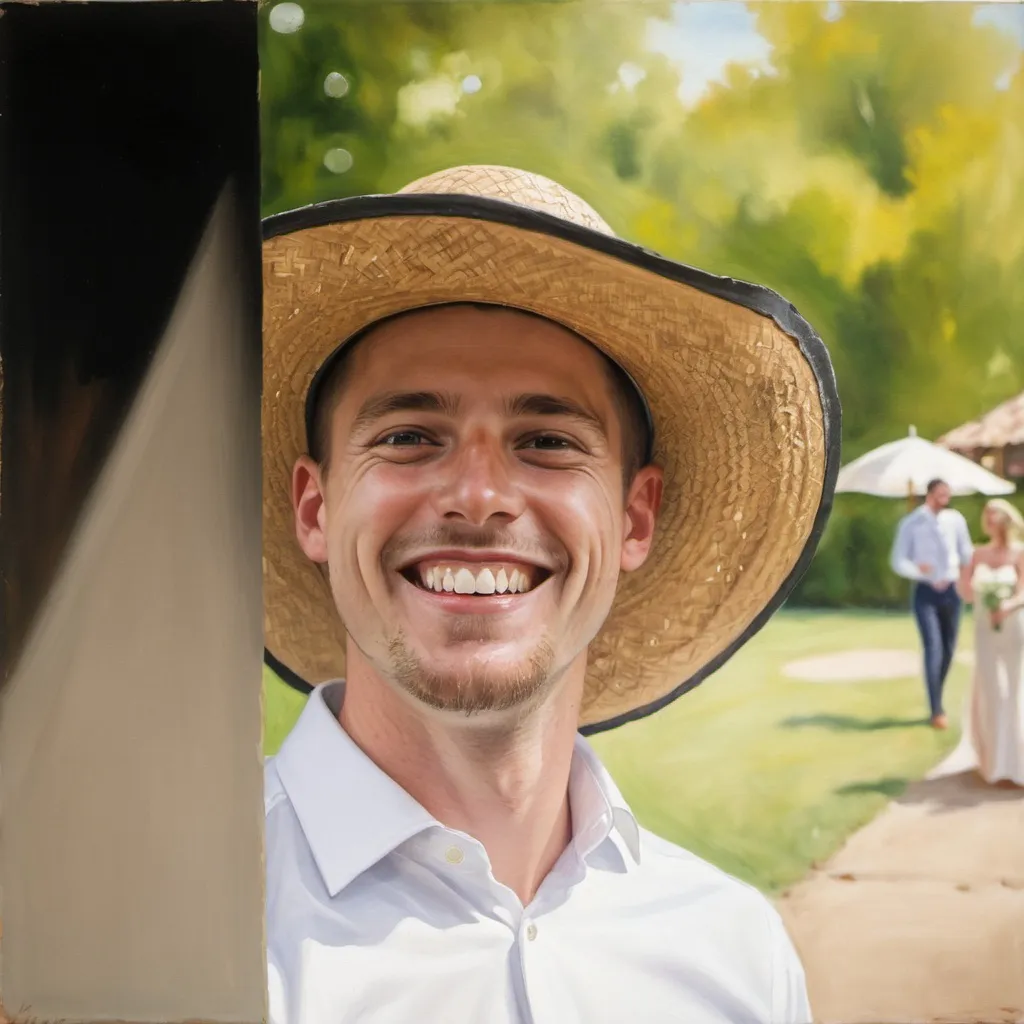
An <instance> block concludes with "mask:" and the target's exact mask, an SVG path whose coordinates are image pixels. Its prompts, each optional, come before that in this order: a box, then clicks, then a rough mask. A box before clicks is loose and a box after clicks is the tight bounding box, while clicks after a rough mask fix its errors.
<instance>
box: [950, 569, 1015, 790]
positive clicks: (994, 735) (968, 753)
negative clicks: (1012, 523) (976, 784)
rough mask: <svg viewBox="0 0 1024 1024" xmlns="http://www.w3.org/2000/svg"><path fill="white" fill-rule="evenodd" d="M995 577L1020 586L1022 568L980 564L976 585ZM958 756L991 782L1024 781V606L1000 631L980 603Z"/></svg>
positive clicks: (976, 606) (976, 611)
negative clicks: (972, 670) (1019, 570)
mask: <svg viewBox="0 0 1024 1024" xmlns="http://www.w3.org/2000/svg"><path fill="white" fill-rule="evenodd" d="M990 579H991V580H994V581H997V582H1005V583H1008V584H1010V585H1011V586H1014V587H1015V586H1016V585H1017V570H1016V568H1015V567H1014V566H1012V565H1006V566H1002V567H1001V568H999V569H992V568H990V567H989V566H987V565H979V566H978V567H977V569H976V570H975V572H974V579H973V583H972V585H973V586H977V585H978V584H982V583H983V581H986V580H990ZM958 754H959V757H958V758H957V760H963V759H965V758H966V759H967V760H968V761H971V762H973V765H974V766H975V767H977V769H978V771H979V772H980V773H981V776H982V777H983V778H984V779H985V781H986V782H990V783H994V782H1000V781H1003V780H1009V781H1012V782H1016V783H1017V784H1018V785H1024V609H1021V610H1020V611H1017V612H1014V613H1013V614H1012V615H1010V616H1009V617H1008V618H1007V619H1006V620H1005V621H1004V622H1003V624H1002V628H1001V629H999V630H995V629H993V628H992V621H991V619H990V618H989V614H988V612H987V610H986V609H985V608H984V606H982V604H981V602H978V603H976V604H975V606H974V678H973V681H972V683H971V692H970V694H969V696H968V700H967V706H966V708H965V714H964V726H963V738H962V740H961V743H960V749H959V750H958Z"/></svg>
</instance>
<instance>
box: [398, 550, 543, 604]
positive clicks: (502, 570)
mask: <svg viewBox="0 0 1024 1024" xmlns="http://www.w3.org/2000/svg"><path fill="white" fill-rule="evenodd" d="M399 573H400V574H401V576H402V577H403V578H404V579H405V580H406V581H407V582H408V583H411V584H412V585H413V586H414V587H416V588H417V589H418V590H421V591H425V592H426V593H428V594H431V595H435V596H437V597H438V598H457V597H461V598H476V599H481V598H483V599H487V601H488V602H499V603H501V604H502V605H506V606H507V605H508V603H509V602H508V599H510V598H517V597H520V596H522V595H524V594H527V593H529V592H531V591H533V590H535V589H536V588H537V587H539V586H541V584H543V583H544V582H545V581H546V580H548V579H549V578H550V577H551V576H552V571H551V570H550V569H547V568H545V567H543V566H540V565H533V564H530V563H527V562H521V561H518V560H510V559H508V558H503V557H501V556H499V555H494V556H479V557H477V556H475V555H474V556H467V555H466V554H463V553H459V554H457V555H456V554H455V553H438V554H432V555H429V556H427V557H426V558H422V559H419V560H417V561H416V562H413V563H411V564H409V565H406V566H405V567H403V568H401V569H399ZM446 603H447V602H446ZM459 603H460V604H461V603H462V602H459ZM472 603H473V604H480V603H483V602H482V601H479V600H474V601H473V602H472Z"/></svg>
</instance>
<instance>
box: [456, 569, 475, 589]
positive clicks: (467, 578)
mask: <svg viewBox="0 0 1024 1024" xmlns="http://www.w3.org/2000/svg"><path fill="white" fill-rule="evenodd" d="M455 593H456V594H475V593H476V580H475V579H474V578H473V574H472V573H471V572H470V571H469V570H468V569H460V570H459V571H458V572H457V573H456V574H455Z"/></svg>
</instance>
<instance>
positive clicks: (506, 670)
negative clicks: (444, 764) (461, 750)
mask: <svg viewBox="0 0 1024 1024" xmlns="http://www.w3.org/2000/svg"><path fill="white" fill-rule="evenodd" d="M489 633H490V629H489V624H488V623H486V622H485V623H481V622H480V620H479V619H476V618H475V617H474V618H470V617H468V616H467V617H466V618H464V619H461V620H456V621H455V622H454V623H453V624H452V625H451V627H450V630H449V641H450V643H451V644H452V645H459V646H465V647H466V648H467V654H468V655H469V656H468V657H467V662H468V663H467V665H466V667H465V669H462V670H459V669H455V670H445V671H439V670H437V669H433V668H431V667H430V666H429V665H427V664H425V663H424V661H423V659H422V658H421V657H419V655H418V654H416V652H415V651H414V650H413V649H412V647H411V645H410V644H409V642H408V641H407V639H406V637H405V634H404V633H403V632H402V630H401V629H399V630H398V631H397V632H396V633H395V634H394V636H392V637H391V638H390V639H389V640H388V654H389V655H390V660H391V673H390V674H391V676H392V678H393V680H394V681H395V683H397V685H399V686H401V687H402V689H404V690H405V691H406V693H408V694H409V695H410V696H412V697H414V698H415V699H416V700H418V701H420V702H421V703H423V704H426V705H427V706H428V707H431V708H434V709H435V710H438V711H453V712H458V713H461V714H465V715H472V714H480V713H482V712H488V711H509V710H512V709H514V708H520V707H524V706H527V705H529V704H532V703H534V702H535V701H537V700H539V699H541V698H542V697H543V695H544V694H545V693H546V692H547V691H548V690H549V689H550V688H551V686H552V685H553V683H554V678H555V671H554V664H555V651H554V647H553V646H552V645H551V642H550V640H549V639H548V638H547V637H542V638H541V640H540V641H539V642H538V644H537V646H536V647H535V648H534V650H533V651H532V652H531V654H530V655H529V657H528V658H526V659H525V660H524V661H522V662H520V663H519V664H516V665H507V664H504V665H500V666H494V667H489V666H487V665H482V664H479V663H477V662H475V661H473V660H472V656H471V653H470V652H471V650H472V647H473V646H475V645H476V644H480V643H485V642H487V640H488V639H489Z"/></svg>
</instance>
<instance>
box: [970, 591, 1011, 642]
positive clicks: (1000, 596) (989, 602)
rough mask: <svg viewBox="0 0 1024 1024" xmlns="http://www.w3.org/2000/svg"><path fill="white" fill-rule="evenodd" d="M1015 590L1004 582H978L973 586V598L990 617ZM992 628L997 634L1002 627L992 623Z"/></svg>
mask: <svg viewBox="0 0 1024 1024" xmlns="http://www.w3.org/2000/svg"><path fill="white" fill-rule="evenodd" d="M1015 589H1016V588H1015V587H1014V586H1013V584H1012V583H1008V582H1007V581H1006V580H1001V579H986V580H979V581H978V582H977V583H976V584H975V598H976V600H977V601H978V603H980V604H981V605H982V606H983V607H984V608H985V609H986V611H988V613H989V615H991V614H992V613H993V612H997V611H999V609H1000V608H1002V606H1003V602H1004V601H1008V600H1009V599H1010V598H1011V597H1013V594H1014V591H1015ZM992 628H993V629H994V630H995V631H996V632H997V633H998V632H1000V631H1001V630H1002V628H1003V627H1002V625H998V626H997V625H996V624H995V623H992Z"/></svg>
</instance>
